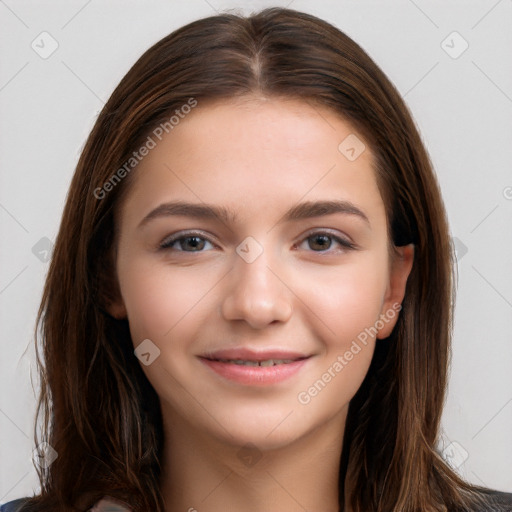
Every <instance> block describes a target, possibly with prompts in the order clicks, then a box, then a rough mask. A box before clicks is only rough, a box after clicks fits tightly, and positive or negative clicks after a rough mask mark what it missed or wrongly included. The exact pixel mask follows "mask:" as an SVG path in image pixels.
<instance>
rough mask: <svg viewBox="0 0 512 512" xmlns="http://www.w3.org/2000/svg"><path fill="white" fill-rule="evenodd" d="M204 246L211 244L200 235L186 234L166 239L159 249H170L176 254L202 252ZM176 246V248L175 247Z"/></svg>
mask: <svg viewBox="0 0 512 512" xmlns="http://www.w3.org/2000/svg"><path fill="white" fill-rule="evenodd" d="M206 244H210V245H211V246H212V247H213V244H212V243H211V242H210V241H209V240H208V239H207V238H205V237H204V236H201V234H200V233H186V234H183V233H181V234H179V235H173V236H171V237H169V238H166V239H165V240H164V241H163V242H162V243H161V244H160V246H159V247H160V249H171V250H173V251H178V252H204V251H203V249H204V248H205V246H206ZM175 246H176V247H175Z"/></svg>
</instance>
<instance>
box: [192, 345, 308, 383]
mask: <svg viewBox="0 0 512 512" xmlns="http://www.w3.org/2000/svg"><path fill="white" fill-rule="evenodd" d="M310 357H311V356H304V355H302V354H292V353H282V352H281V353H276V352H274V353H272V354H271V353H263V352H260V353H253V352H249V351H242V350H238V349H237V350H230V351H220V352H217V353H214V354H209V355H207V356H199V360H200V361H201V362H202V363H203V364H204V365H205V366H206V367H207V368H209V369H210V370H212V371H213V372H214V373H215V374H216V376H217V377H221V378H222V379H223V380H227V381H230V382H234V383H237V384H242V385H244V386H270V385H273V384H278V383H280V382H284V381H286V380H288V379H290V378H291V377H292V376H294V375H296V374H297V373H298V372H299V371H300V370H301V369H302V368H303V367H304V366H305V365H306V364H307V362H308V360H309V359H310Z"/></svg>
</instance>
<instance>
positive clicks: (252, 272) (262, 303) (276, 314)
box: [221, 251, 293, 329]
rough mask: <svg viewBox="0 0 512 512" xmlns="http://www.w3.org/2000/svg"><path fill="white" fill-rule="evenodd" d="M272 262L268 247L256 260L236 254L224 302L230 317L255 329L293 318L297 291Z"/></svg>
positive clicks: (223, 310) (226, 317) (222, 309)
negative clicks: (247, 260) (288, 284)
mask: <svg viewBox="0 0 512 512" xmlns="http://www.w3.org/2000/svg"><path fill="white" fill-rule="evenodd" d="M269 263H270V262H269V260H268V258H267V257H266V252H265V251H264V252H263V253H262V254H261V255H260V256H259V257H258V258H257V259H256V260H255V261H253V262H252V263H248V262H246V261H244V260H243V259H242V258H241V257H238V255H235V263H234V268H233V271H232V272H230V273H229V276H230V284H229V286H228V288H227V290H226V295H225V298H224V300H223V302H222V306H221V311H222V315H223V317H224V318H225V319H226V320H230V321H234V320H243V321H245V322H246V323H248V324H249V325H250V326H251V327H253V328H254V329H262V328H264V327H266V326H268V325H270V324H272V323H275V322H286V321H288V320H289V319H290V317H291V315H292V297H293V294H292V292H291V291H290V289H289V288H288V286H287V284H286V282H285V281H284V279H282V278H281V277H279V274H278V272H276V271H275V270H274V269H273V268H271V266H269ZM272 266H273V267H275V265H272Z"/></svg>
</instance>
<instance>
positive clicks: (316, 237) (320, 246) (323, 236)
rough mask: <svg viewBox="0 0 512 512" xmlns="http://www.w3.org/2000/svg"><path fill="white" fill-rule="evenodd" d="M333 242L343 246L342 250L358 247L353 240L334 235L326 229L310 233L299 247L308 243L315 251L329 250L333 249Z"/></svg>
mask: <svg viewBox="0 0 512 512" xmlns="http://www.w3.org/2000/svg"><path fill="white" fill-rule="evenodd" d="M333 242H335V243H337V244H338V245H339V246H341V247H342V250H350V249H355V248H356V246H355V245H354V244H353V243H352V242H349V241H348V240H346V239H344V238H341V237H339V236H336V235H333V234H332V233H329V232H325V231H318V232H316V233H312V234H310V235H308V236H307V237H306V238H305V239H304V241H303V242H302V243H301V244H300V245H299V247H300V246H301V245H303V244H304V243H307V244H308V247H309V248H310V249H311V250H312V251H313V252H327V251H328V250H329V249H331V247H332V245H333ZM330 252H332V251H330Z"/></svg>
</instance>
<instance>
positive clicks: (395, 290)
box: [377, 244, 414, 339]
mask: <svg viewBox="0 0 512 512" xmlns="http://www.w3.org/2000/svg"><path fill="white" fill-rule="evenodd" d="M413 261H414V245H413V244H409V245H404V246H401V247H393V256H392V258H391V262H390V271H389V283H388V287H387V290H386V295H385V297H384V303H383V304H382V310H381V312H380V313H381V314H380V317H379V318H380V321H378V322H377V325H378V326H381V325H382V324H384V325H383V326H382V328H380V327H379V329H378V332H377V339H384V338H387V337H388V336H389V335H390V334H391V331H392V330H393V328H394V327H395V325H396V322H397V320H398V315H399V311H400V309H401V306H400V305H401V304H402V301H403V299H404V296H405V287H406V285H407V278H408V277H409V274H410V273H411V269H412V264H413Z"/></svg>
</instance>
